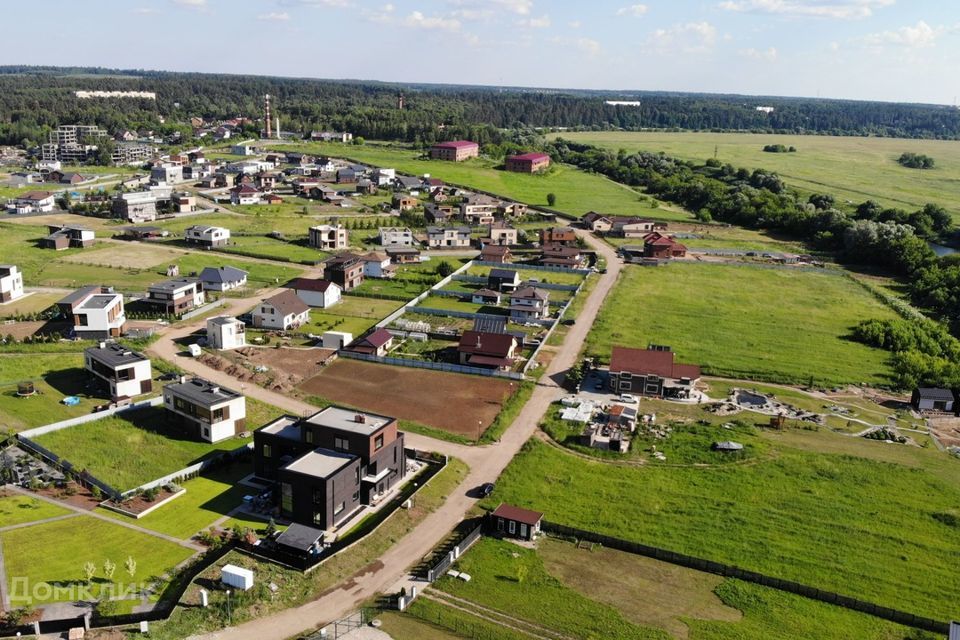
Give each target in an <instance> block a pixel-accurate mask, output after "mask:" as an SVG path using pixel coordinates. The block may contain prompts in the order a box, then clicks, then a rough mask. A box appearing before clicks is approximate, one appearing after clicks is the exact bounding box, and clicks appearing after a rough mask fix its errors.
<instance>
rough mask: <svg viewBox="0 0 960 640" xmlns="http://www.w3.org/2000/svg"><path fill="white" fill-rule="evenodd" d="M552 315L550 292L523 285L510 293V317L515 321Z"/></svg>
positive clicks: (525, 320) (540, 318) (538, 318)
mask: <svg viewBox="0 0 960 640" xmlns="http://www.w3.org/2000/svg"><path fill="white" fill-rule="evenodd" d="M548 317H550V294H549V293H548V292H547V291H546V290H544V289H537V288H536V287H522V288H521V289H518V290H517V291H514V292H513V293H511V294H510V319H511V320H513V321H514V322H527V321H529V320H542V319H544V318H548Z"/></svg>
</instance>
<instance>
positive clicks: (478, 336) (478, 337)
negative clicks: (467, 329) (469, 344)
mask: <svg viewBox="0 0 960 640" xmlns="http://www.w3.org/2000/svg"><path fill="white" fill-rule="evenodd" d="M479 348H480V334H479V333H478V334H477V349H479Z"/></svg>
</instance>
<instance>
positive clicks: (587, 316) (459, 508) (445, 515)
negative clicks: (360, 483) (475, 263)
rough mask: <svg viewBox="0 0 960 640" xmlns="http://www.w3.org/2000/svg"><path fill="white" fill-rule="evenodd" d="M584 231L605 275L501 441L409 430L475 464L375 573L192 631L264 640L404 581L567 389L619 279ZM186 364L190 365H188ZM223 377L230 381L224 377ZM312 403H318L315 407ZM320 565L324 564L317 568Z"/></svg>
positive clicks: (263, 393)
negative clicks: (563, 383) (239, 620)
mask: <svg viewBox="0 0 960 640" xmlns="http://www.w3.org/2000/svg"><path fill="white" fill-rule="evenodd" d="M578 233H581V235H582V236H583V237H585V238H586V239H587V242H589V243H590V244H591V245H592V246H593V247H594V248H595V249H596V250H597V252H598V253H600V254H601V255H602V256H604V257H605V258H606V259H607V265H608V266H607V273H606V274H603V275H602V276H600V280H599V282H598V283H597V286H596V288H595V289H594V290H593V292H592V293H591V295H590V297H589V298H588V299H587V301H586V303H585V305H584V308H583V310H582V311H581V313H580V315H579V316H578V318H577V323H576V324H575V325H573V326H572V327H570V331H569V333H568V334H567V338H566V340H565V341H564V343H563V346H562V347H561V348H560V349H559V350H558V351H557V353H556V355H555V357H554V358H553V360H552V361H551V362H550V365H549V366H548V367H547V370H546V373H545V374H544V376H543V377H542V378H541V379H540V382H539V383H538V385H537V386H536V388H535V389H534V392H533V395H532V396H531V398H530V400H529V401H528V402H527V404H526V405H525V406H524V407H523V409H522V410H521V412H520V414H519V415H518V416H517V419H516V420H515V421H514V422H513V424H512V425H511V426H510V428H509V429H508V430H507V431H506V433H504V435H503V437H502V438H501V440H500V441H499V442H498V443H496V444H492V445H488V446H485V447H465V446H462V445H454V444H450V443H447V442H441V441H439V440H433V439H431V438H425V437H423V436H417V435H416V434H407V441H408V443H409V444H411V445H412V446H415V447H425V448H429V449H433V450H437V451H442V452H444V453H448V454H452V455H455V456H458V457H460V458H462V459H463V460H464V461H465V462H467V464H469V465H470V472H469V473H468V474H467V476H466V478H465V479H464V481H463V482H462V483H461V484H460V486H458V487H457V489H456V490H455V491H454V493H453V494H451V495H450V496H449V497H448V499H447V501H446V502H445V503H444V504H443V505H442V506H441V507H440V508H439V509H437V510H436V511H434V512H433V513H431V514H430V515H428V516H427V517H426V518H424V520H423V521H422V522H421V523H420V524H419V525H417V527H416V528H415V529H414V530H413V531H411V532H410V533H409V534H407V535H406V536H405V537H403V538H402V539H400V540H399V541H398V542H397V543H396V544H395V545H393V547H391V548H390V550H389V551H387V552H386V553H385V554H384V555H383V556H382V557H381V558H380V562H381V566H380V568H379V569H377V570H376V571H374V572H368V573H363V574H360V575H357V576H354V577H353V578H352V579H350V580H349V581H348V582H346V583H345V584H344V585H343V586H341V587H339V588H337V589H333V590H331V591H328V592H327V593H325V594H324V595H323V596H321V597H320V598H318V599H317V600H314V601H312V602H308V603H306V604H304V605H301V606H299V607H295V608H293V609H287V610H285V611H281V612H279V613H276V614H274V615H271V616H267V617H263V618H258V619H256V620H252V621H250V622H248V623H245V624H243V625H240V626H237V627H232V628H228V629H224V630H221V631H217V632H214V633H210V634H206V635H203V636H195V638H198V639H199V638H206V639H208V640H215V639H216V640H220V639H223V640H225V639H227V638H229V639H230V640H266V639H268V638H279V639H282V638H289V637H291V636H294V635H296V634H298V633H301V632H303V631H304V630H308V629H314V628H317V627H319V626H321V625H323V624H326V623H328V622H330V621H331V620H336V619H338V618H340V617H342V616H344V615H346V614H347V613H349V612H350V611H351V610H353V609H354V608H356V607H357V605H359V604H360V603H361V602H363V601H365V600H367V599H369V598H371V597H372V596H374V595H375V594H377V593H380V592H384V591H386V590H388V589H390V588H392V587H393V585H395V584H397V583H398V582H399V581H401V580H403V579H404V577H405V576H406V574H407V571H408V569H409V567H410V566H411V565H413V564H414V563H415V562H416V561H418V560H419V559H420V558H422V557H423V556H425V555H426V554H427V553H429V552H430V551H431V550H432V549H433V548H434V547H435V546H436V545H437V544H439V543H440V542H441V541H442V540H443V539H444V538H445V537H446V536H447V535H448V534H449V532H450V531H451V530H452V529H453V528H454V527H455V526H456V525H457V523H459V522H460V521H461V520H462V519H463V517H464V515H465V514H466V513H467V511H468V510H469V509H470V508H471V507H472V506H473V505H474V503H475V502H476V498H473V497H471V496H468V495H467V492H468V491H469V490H470V489H472V488H474V487H476V486H478V485H480V484H482V483H483V482H487V481H490V480H494V479H496V478H497V477H499V476H500V474H501V472H502V471H503V470H504V468H506V466H507V465H508V464H509V463H510V461H511V460H512V459H513V457H514V456H515V455H516V454H517V452H518V451H519V450H520V448H521V447H522V446H523V444H524V443H525V442H526V441H527V439H528V438H530V436H531V435H532V434H533V433H534V432H535V431H536V428H537V424H538V423H539V421H540V418H541V417H542V416H543V415H544V413H545V412H546V411H547V408H548V407H549V405H550V403H551V402H554V401H555V400H556V399H557V398H559V397H560V396H561V395H562V394H563V391H562V389H561V388H560V387H559V386H558V384H557V383H558V381H560V380H562V378H563V375H564V372H566V370H567V369H569V368H570V367H571V366H572V365H573V364H574V363H575V361H576V358H577V355H578V354H579V351H580V348H581V346H582V345H583V343H584V341H585V339H586V337H587V333H588V331H589V330H590V327H591V325H593V322H594V320H595V318H596V315H597V313H598V311H599V310H600V306H601V304H602V303H603V300H604V299H605V298H606V296H607V294H608V293H609V292H610V290H611V289H612V287H613V285H614V284H615V283H616V281H617V276H618V275H619V273H620V270H621V267H622V263H621V261H620V260H619V259H618V258H617V257H616V254H615V252H614V250H613V249H611V248H610V247H609V246H608V245H606V244H604V243H602V242H600V241H597V240H595V239H593V238H592V237H590V236H589V235H588V234H585V233H582V232H578ZM167 344H169V342H168V341H167V340H166V339H164V340H162V341H161V342H160V343H158V345H160V348H159V349H158V345H155V346H154V349H155V350H157V351H158V352H161V351H162V345H167ZM177 361H178V364H180V365H181V366H183V367H184V368H185V369H190V370H191V371H196V372H197V373H202V374H203V375H207V374H208V373H219V372H212V371H210V372H208V371H203V369H202V368H200V367H198V366H197V365H199V364H200V363H197V362H195V361H190V362H189V363H187V362H185V359H184V358H180V359H178V360H177ZM188 364H189V366H186V365H188ZM224 384H226V382H224ZM247 393H248V395H251V396H253V397H257V398H259V399H263V400H265V401H267V402H271V403H273V404H276V405H278V406H280V407H284V408H292V407H295V406H296V405H297V404H301V403H298V402H297V401H295V400H293V399H291V398H288V397H286V396H282V395H279V394H275V393H272V392H270V391H267V390H263V389H260V388H248V389H247ZM311 409H313V408H312V407H311ZM319 570H320V571H322V570H323V569H322V568H321V569H319Z"/></svg>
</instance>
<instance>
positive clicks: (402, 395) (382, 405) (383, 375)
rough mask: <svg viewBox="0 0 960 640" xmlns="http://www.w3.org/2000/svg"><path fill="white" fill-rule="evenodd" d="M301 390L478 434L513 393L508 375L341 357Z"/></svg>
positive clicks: (404, 418) (458, 430) (446, 427)
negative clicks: (447, 371)
mask: <svg viewBox="0 0 960 640" xmlns="http://www.w3.org/2000/svg"><path fill="white" fill-rule="evenodd" d="M300 390H301V391H304V392H305V393H308V394H310V395H315V396H319V397H321V398H325V399H327V400H331V401H334V402H342V403H344V404H348V405H352V406H355V407H362V408H363V409H366V410H369V411H376V412H380V413H384V414H386V415H389V416H396V417H398V418H400V419H403V420H412V421H415V422H419V423H420V424H424V425H427V426H430V427H435V428H437V429H443V430H444V431H449V432H451V433H455V434H460V435H464V436H467V437H475V436H476V435H477V433H478V425H477V422H478V421H479V422H480V423H481V425H482V426H480V428H479V432H480V433H482V432H483V430H484V429H486V428H487V427H488V426H489V425H490V423H491V422H493V419H494V418H496V416H497V414H498V413H499V412H500V407H501V405H502V404H503V402H504V400H506V398H507V396H508V395H509V394H510V393H511V385H510V383H509V382H508V381H507V380H503V379H499V378H483V377H480V376H468V375H461V374H456V373H443V372H440V371H427V370H423V369H411V368H406V367H391V366H387V365H381V364H372V363H368V362H358V361H356V360H338V361H336V362H334V363H333V364H331V365H330V366H329V367H327V369H326V371H324V372H323V373H322V374H320V375H318V376H315V377H313V378H311V379H309V380H307V381H306V382H304V383H303V384H302V385H300Z"/></svg>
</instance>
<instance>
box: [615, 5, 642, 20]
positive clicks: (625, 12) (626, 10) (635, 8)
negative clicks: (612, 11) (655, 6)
mask: <svg viewBox="0 0 960 640" xmlns="http://www.w3.org/2000/svg"><path fill="white" fill-rule="evenodd" d="M648 9H649V7H648V6H647V5H645V4H632V5H630V6H629V7H621V8H620V9H617V15H618V16H633V17H635V18H639V17H641V16H644V15H646V14H647V10H648Z"/></svg>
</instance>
